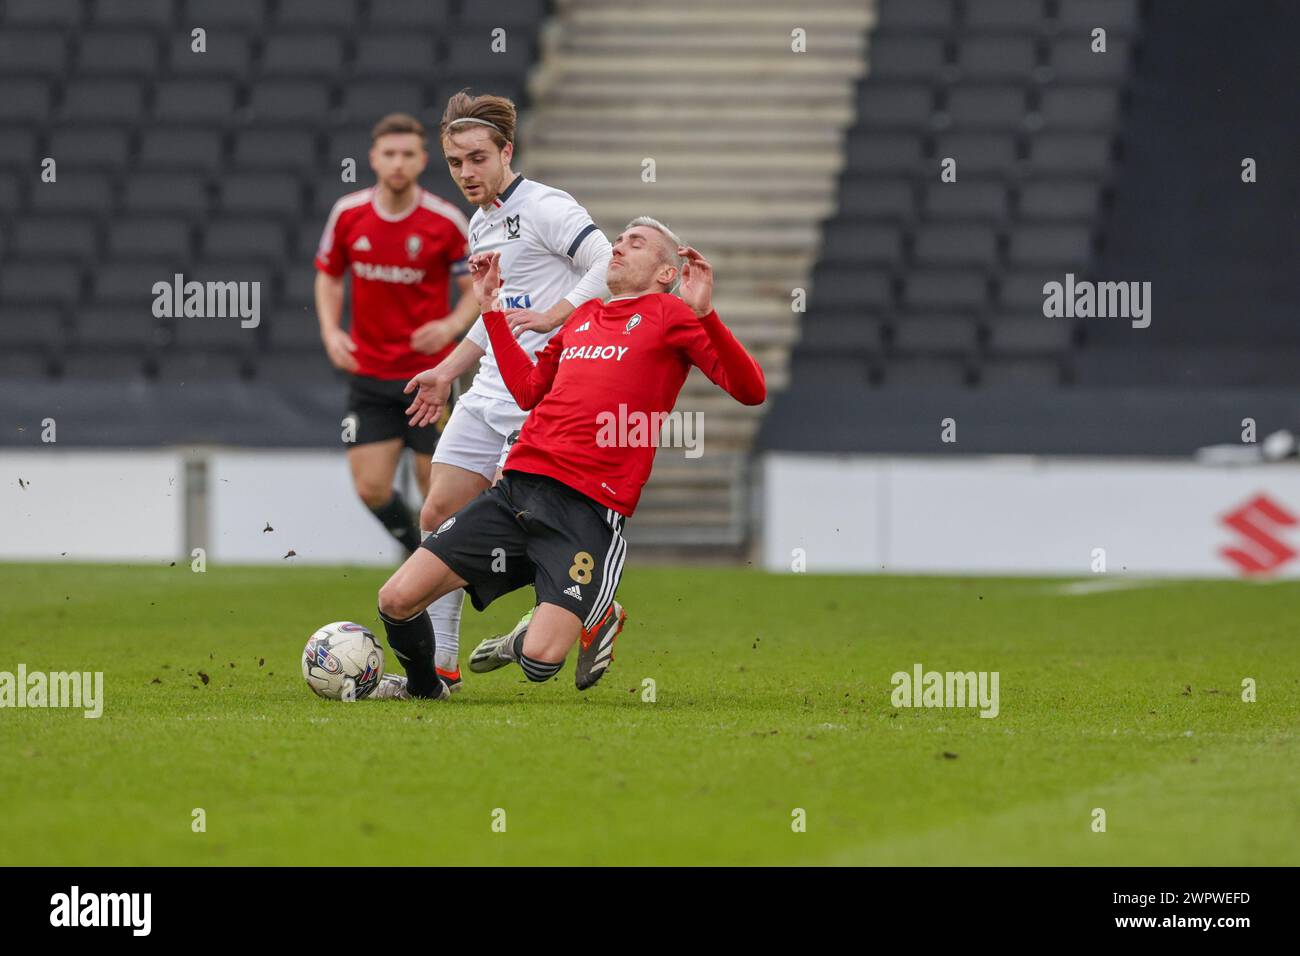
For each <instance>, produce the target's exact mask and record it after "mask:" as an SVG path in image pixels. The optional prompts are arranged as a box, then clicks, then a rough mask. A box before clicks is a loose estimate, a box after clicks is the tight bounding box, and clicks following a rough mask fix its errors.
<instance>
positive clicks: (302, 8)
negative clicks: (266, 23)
mask: <svg viewBox="0 0 1300 956" xmlns="http://www.w3.org/2000/svg"><path fill="white" fill-rule="evenodd" d="M357 13H358V10H357V0H280V4H279V7H278V9H277V11H276V17H275V25H276V26H277V27H280V28H289V29H303V28H312V29H320V28H325V29H332V30H338V31H340V32H348V31H350V30H352V29H354V28H355V27H356V24H357V19H358V17H357Z"/></svg>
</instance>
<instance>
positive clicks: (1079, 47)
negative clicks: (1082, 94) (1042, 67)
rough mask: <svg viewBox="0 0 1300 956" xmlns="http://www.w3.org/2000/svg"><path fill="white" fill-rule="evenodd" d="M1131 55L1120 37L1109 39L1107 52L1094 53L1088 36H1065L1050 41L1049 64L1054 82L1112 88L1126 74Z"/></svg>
mask: <svg viewBox="0 0 1300 956" xmlns="http://www.w3.org/2000/svg"><path fill="white" fill-rule="evenodd" d="M1131 56H1132V53H1131V46H1130V44H1129V43H1128V42H1127V41H1125V40H1122V39H1120V38H1119V37H1115V38H1109V37H1108V38H1107V41H1106V52H1105V53H1094V52H1093V50H1092V39H1091V37H1089V36H1086V35H1084V36H1068V37H1061V38H1059V39H1056V40H1053V41H1052V44H1051V55H1050V57H1049V59H1048V62H1049V64H1050V68H1051V72H1052V76H1053V78H1054V79H1056V80H1057V81H1060V82H1072V83H1080V82H1081V83H1109V84H1111V85H1112V86H1113V85H1115V84H1117V83H1118V82H1119V81H1120V80H1122V79H1123V78H1124V76H1125V75H1126V74H1127V72H1128V69H1129V61H1130V58H1131Z"/></svg>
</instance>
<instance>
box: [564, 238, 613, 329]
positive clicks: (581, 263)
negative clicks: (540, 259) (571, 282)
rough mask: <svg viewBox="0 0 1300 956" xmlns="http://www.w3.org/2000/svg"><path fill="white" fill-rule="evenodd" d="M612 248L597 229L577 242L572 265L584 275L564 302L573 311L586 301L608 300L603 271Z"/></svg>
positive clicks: (606, 266) (607, 265)
mask: <svg viewBox="0 0 1300 956" xmlns="http://www.w3.org/2000/svg"><path fill="white" fill-rule="evenodd" d="M612 255H613V247H612V246H610V244H609V240H608V239H606V238H605V234H604V233H603V232H601V231H600V230H599V229H593V230H592V231H590V232H588V233H586V234H585V235H584V236H583V238H582V239H581V240H579V244H578V248H577V250H576V251H575V252H574V254H573V263H574V265H576V266H577V267H578V268H579V269H582V270H583V272H584V275H583V277H582V278H581V279H579V280H578V284H577V285H575V286H574V287H573V289H572V290H571V291H570V292H569V294H568V295H566V296H565V297H564V298H565V301H566V302H568V303H569V304H570V305H572V306H573V307H574V308H575V309H576V308H577V307H578V306H580V305H582V303H584V302H586V301H587V300H588V299H602V300H603V299H607V298H609V288H608V286H606V285H605V270H606V269H607V268H609V260H610V257H611V256H612Z"/></svg>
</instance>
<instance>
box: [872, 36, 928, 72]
mask: <svg viewBox="0 0 1300 956" xmlns="http://www.w3.org/2000/svg"><path fill="white" fill-rule="evenodd" d="M947 66H948V60H947V54H946V52H945V50H944V41H943V40H942V39H941V38H940V37H925V36H906V35H895V34H888V33H886V34H884V35H876V36H873V37H871V38H870V40H869V41H868V46H867V76H868V77H870V78H871V79H872V80H873V81H874V80H912V81H927V80H938V79H939V78H940V76H942V74H943V72H944V69H945V67H947Z"/></svg>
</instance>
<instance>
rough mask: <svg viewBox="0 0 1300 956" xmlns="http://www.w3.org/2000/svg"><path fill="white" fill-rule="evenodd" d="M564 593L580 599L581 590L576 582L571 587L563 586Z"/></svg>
mask: <svg viewBox="0 0 1300 956" xmlns="http://www.w3.org/2000/svg"><path fill="white" fill-rule="evenodd" d="M564 593H565V594H567V595H568V596H569V597H571V598H575V599H576V600H579V601H581V600H582V590H581V589H580V588H579V587H578V586H577V585H576V584H575V585H574V586H573V587H571V588H565V589H564Z"/></svg>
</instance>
